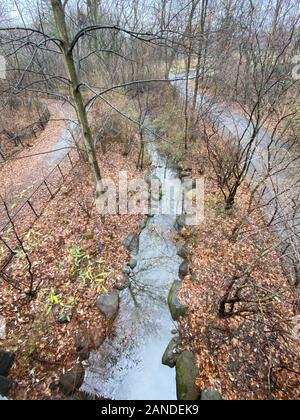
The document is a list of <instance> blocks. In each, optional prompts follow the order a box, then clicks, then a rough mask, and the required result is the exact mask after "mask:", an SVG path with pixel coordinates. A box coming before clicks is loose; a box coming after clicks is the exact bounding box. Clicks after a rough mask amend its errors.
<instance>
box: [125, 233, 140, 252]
mask: <svg viewBox="0 0 300 420" xmlns="http://www.w3.org/2000/svg"><path fill="white" fill-rule="evenodd" d="M123 245H124V246H125V248H127V249H128V250H129V251H130V252H133V253H137V252H138V250H139V246H140V238H139V236H138V235H129V236H128V238H126V239H125V241H123Z"/></svg>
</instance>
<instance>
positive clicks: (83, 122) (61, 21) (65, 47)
mask: <svg viewBox="0 0 300 420" xmlns="http://www.w3.org/2000/svg"><path fill="white" fill-rule="evenodd" d="M51 4H52V10H53V14H54V20H55V25H56V28H57V30H58V32H59V35H60V39H61V51H62V54H63V59H64V66H65V70H66V73H67V75H68V78H69V80H70V82H71V94H72V98H73V101H74V105H75V109H76V114H77V118H78V121H79V123H80V127H81V132H82V136H83V141H84V145H85V149H86V152H87V156H88V160H89V163H90V166H91V170H92V172H93V175H94V177H95V183H96V203H97V200H99V199H100V196H101V194H102V193H103V184H102V178H101V171H100V168H99V164H98V161H97V156H96V150H95V147H94V143H93V139H92V133H91V128H90V126H89V122H88V117H87V112H86V108H85V105H84V102H83V98H82V94H81V91H80V88H79V85H80V83H79V80H78V75H77V72H76V66H75V60H74V55H73V51H72V49H71V46H70V40H69V35H68V30H67V25H66V19H65V12H64V7H63V5H62V3H61V0H51Z"/></svg>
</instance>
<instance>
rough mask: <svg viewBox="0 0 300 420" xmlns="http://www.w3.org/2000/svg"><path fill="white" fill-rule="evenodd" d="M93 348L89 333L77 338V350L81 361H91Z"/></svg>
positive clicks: (80, 334) (81, 334)
mask: <svg viewBox="0 0 300 420" xmlns="http://www.w3.org/2000/svg"><path fill="white" fill-rule="evenodd" d="M91 348H92V340H91V337H90V336H89V335H88V334H87V333H79V334H78V335H77V337H76V350H77V353H78V355H79V358H80V360H81V361H85V360H88V359H89V357H90V350H91Z"/></svg>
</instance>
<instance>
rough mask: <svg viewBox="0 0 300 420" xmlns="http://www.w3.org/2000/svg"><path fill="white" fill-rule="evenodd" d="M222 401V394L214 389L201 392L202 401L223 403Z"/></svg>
mask: <svg viewBox="0 0 300 420" xmlns="http://www.w3.org/2000/svg"><path fill="white" fill-rule="evenodd" d="M222 399H223V398H222V395H221V394H220V392H218V391H215V390H213V389H205V390H204V391H202V392H201V400H202V401H222Z"/></svg>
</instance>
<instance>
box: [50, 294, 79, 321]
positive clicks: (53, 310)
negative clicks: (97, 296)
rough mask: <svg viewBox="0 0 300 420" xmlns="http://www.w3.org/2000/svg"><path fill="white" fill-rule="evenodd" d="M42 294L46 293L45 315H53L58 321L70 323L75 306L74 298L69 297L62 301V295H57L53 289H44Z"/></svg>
mask: <svg viewBox="0 0 300 420" xmlns="http://www.w3.org/2000/svg"><path fill="white" fill-rule="evenodd" d="M44 292H47V293H48V294H47V296H46V303H47V309H46V315H50V314H53V315H55V316H57V318H58V320H59V321H62V322H70V321H71V314H72V312H73V308H74V306H75V305H76V298H75V297H74V296H69V297H68V298H66V299H64V298H63V297H62V294H61V293H59V294H57V293H56V291H55V290H54V289H44Z"/></svg>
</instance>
